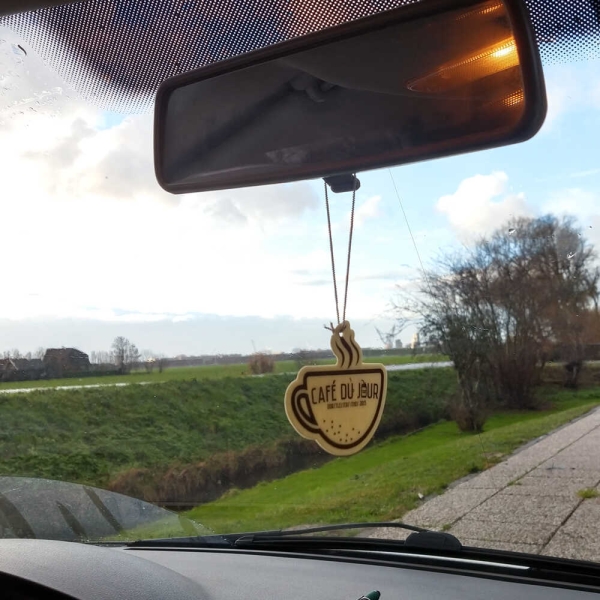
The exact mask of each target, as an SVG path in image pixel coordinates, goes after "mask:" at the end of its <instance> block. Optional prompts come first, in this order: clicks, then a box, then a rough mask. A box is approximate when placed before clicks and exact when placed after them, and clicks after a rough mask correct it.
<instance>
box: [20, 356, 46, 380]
mask: <svg viewBox="0 0 600 600" xmlns="http://www.w3.org/2000/svg"><path fill="white" fill-rule="evenodd" d="M12 362H13V364H14V365H15V367H16V368H17V373H18V379H20V380H28V381H31V380H35V379H41V378H43V377H44V375H45V373H46V366H45V365H44V361H43V360H42V359H41V358H32V359H31V360H27V359H26V358H13V360H12Z"/></svg>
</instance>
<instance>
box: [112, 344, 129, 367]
mask: <svg viewBox="0 0 600 600" xmlns="http://www.w3.org/2000/svg"><path fill="white" fill-rule="evenodd" d="M128 345H129V340H128V339H127V338H124V337H123V336H118V337H116V338H115V339H114V341H113V343H112V353H113V357H114V362H115V364H116V365H117V367H118V368H119V369H120V370H122V371H124V370H125V365H126V362H125V359H126V356H127V346H128Z"/></svg>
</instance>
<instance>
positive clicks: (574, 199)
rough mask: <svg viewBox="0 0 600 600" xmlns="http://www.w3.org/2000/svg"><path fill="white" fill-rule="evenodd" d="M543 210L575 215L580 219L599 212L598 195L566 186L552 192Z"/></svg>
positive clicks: (599, 200)
mask: <svg viewBox="0 0 600 600" xmlns="http://www.w3.org/2000/svg"><path fill="white" fill-rule="evenodd" d="M543 208H544V212H549V213H553V214H556V215H575V216H577V217H578V218H579V219H580V220H585V219H588V218H589V217H592V216H594V215H597V214H599V213H600V195H599V194H598V193H597V192H595V191H590V190H584V189H582V188H566V189H563V190H557V191H555V192H553V193H552V195H551V196H550V198H549V200H548V201H547V202H546V203H545V204H544V206H543Z"/></svg>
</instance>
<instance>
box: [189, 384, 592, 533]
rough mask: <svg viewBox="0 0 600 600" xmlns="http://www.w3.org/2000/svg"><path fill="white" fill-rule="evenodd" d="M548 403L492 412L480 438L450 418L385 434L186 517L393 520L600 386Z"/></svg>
mask: <svg viewBox="0 0 600 600" xmlns="http://www.w3.org/2000/svg"><path fill="white" fill-rule="evenodd" d="M553 401H554V405H553V408H552V409H550V410H548V411H544V412H505V413H500V414H497V415H496V416H494V417H492V418H491V419H490V420H489V421H488V422H487V424H486V426H485V432H484V433H483V434H481V435H480V436H478V435H472V434H464V433H460V432H459V431H458V429H457V427H456V425H455V424H454V423H451V422H444V423H440V424H437V425H432V426H430V427H428V428H426V429H425V430H423V431H421V432H418V433H415V434H412V435H409V436H404V437H394V438H390V439H388V440H386V441H384V442H382V443H380V444H378V445H376V446H372V447H370V448H368V449H367V450H365V451H363V452H362V453H360V454H358V455H356V456H353V457H350V458H344V459H336V460H334V461H332V462H329V463H327V464H325V465H324V466H321V467H319V468H317V469H309V470H306V471H301V472H298V473H295V474H292V475H289V476H288V477H286V478H284V479H280V480H277V481H273V482H270V483H263V484H259V485H257V486H256V487H254V488H252V489H249V490H243V491H233V490H232V491H230V492H229V494H227V495H226V496H225V497H223V498H222V499H220V500H218V501H215V502H211V503H208V504H204V505H201V506H198V507H197V508H195V509H193V510H191V511H189V512H187V513H186V516H188V517H190V518H191V519H194V520H195V521H196V522H198V523H201V524H202V525H204V526H206V527H208V528H210V529H212V530H213V531H215V532H217V533H225V532H232V531H256V530H261V529H274V528H280V527H290V526H293V525H300V524H322V523H336V522H350V521H379V520H388V519H396V518H400V517H402V515H403V514H404V513H405V512H407V511H408V510H410V509H412V508H414V507H415V506H416V505H417V504H418V502H419V496H418V494H419V493H420V494H423V495H425V496H427V495H429V494H435V493H440V492H442V491H443V490H444V488H445V487H446V486H447V485H449V484H450V483H451V482H453V481H455V480H456V479H459V478H460V477H463V476H465V475H467V474H469V473H472V472H477V471H480V470H482V469H485V468H486V467H488V466H490V464H492V463H494V462H496V461H498V460H499V459H500V457H502V456H505V455H507V454H508V453H510V452H512V451H514V450H515V449H516V448H518V447H519V446H520V445H522V444H524V443H525V442H527V441H529V440H532V439H534V438H536V437H538V436H540V435H542V434H544V433H547V432H549V431H551V430H552V429H554V428H556V427H558V426H559V425H562V424H564V423H566V422H568V421H570V420H571V419H573V418H575V417H577V416H579V415H582V414H584V413H585V412H587V411H588V410H590V409H591V408H592V407H594V406H596V405H598V404H599V403H600V390H598V389H596V390H587V391H584V392H579V393H578V394H574V393H568V392H561V393H559V394H557V395H555V396H554V398H553Z"/></svg>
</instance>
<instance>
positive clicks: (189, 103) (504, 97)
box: [155, 0, 545, 192]
mask: <svg viewBox="0 0 600 600" xmlns="http://www.w3.org/2000/svg"><path fill="white" fill-rule="evenodd" d="M431 4H432V3H431V2H427V1H424V2H420V3H416V4H415V5H411V6H408V7H403V8H400V9H395V10H394V11H389V12H388V13H382V14H380V15H377V16H376V17H370V18H368V19H363V20H362V21H356V22H355V23H351V24H347V25H346V26H342V27H341V28H336V29H332V30H330V33H327V32H322V33H321V34H315V35H313V36H308V37H306V38H304V40H306V42H305V45H304V48H303V47H302V45H303V41H302V40H300V41H298V40H294V41H292V42H291V43H290V42H287V43H286V44H280V45H279V46H276V47H272V48H271V49H267V50H266V51H258V52H254V53H252V54H249V55H246V57H241V59H240V58H238V59H232V60H229V61H226V62H223V63H220V64H217V65H211V66H210V67H205V68H203V69H200V70H198V71H195V72H193V73H189V74H185V75H183V76H178V77H176V78H174V79H172V80H169V81H167V82H166V83H165V84H163V87H162V89H161V90H160V91H159V94H158V97H157V108H156V130H155V134H156V139H155V152H156V156H155V162H156V172H157V177H158V179H159V182H160V183H161V185H162V186H163V187H164V188H165V189H167V190H169V191H173V192H189V191H203V190H211V189H223V188H234V187H240V186H248V185H260V184H266V183H279V182H284V181H294V180H299V179H308V178H314V177H322V176H326V175H332V174H337V173H352V172H357V171H362V170H366V169H370V168H376V167H382V166H389V165H397V164H401V163H403V162H411V161H415V160H422V159H425V158H433V157H436V156H444V155H449V154H456V153H459V152H464V151H467V150H474V149H482V148H489V147H492V146H495V145H502V144H507V143H511V142H514V141H519V140H522V139H525V138H527V137H530V136H531V135H532V134H533V133H535V131H537V129H538V128H539V126H540V125H541V122H542V119H543V112H544V110H545V102H543V101H542V100H541V98H540V97H541V96H543V94H540V93H539V90H540V89H543V85H540V81H541V79H540V81H534V82H533V83H534V84H535V85H531V83H532V82H531V81H529V80H530V79H531V77H532V74H534V73H536V70H535V68H532V65H534V63H535V60H536V58H537V57H536V56H534V54H535V53H534V52H533V51H531V50H530V48H533V47H534V46H533V44H529V43H528V42H529V40H527V35H524V33H523V32H525V34H526V33H527V30H526V29H523V28H520V29H518V30H517V28H516V23H515V20H516V18H517V17H516V16H515V14H513V13H512V12H511V11H509V9H508V6H507V4H506V3H505V2H503V1H501V0H487V1H485V2H475V3H472V2H471V3H469V4H468V5H466V6H462V7H461V8H456V3H455V2H447V3H446V4H447V5H448V6H450V5H452V7H453V8H449V7H448V8H447V10H442V11H440V10H439V6H440V2H434V3H433V4H435V5H436V6H437V7H438V9H437V10H436V11H435V12H434V13H431V14H429V15H424V14H423V12H424V9H425V7H427V6H428V5H431ZM463 4H464V3H463ZM421 5H422V6H421ZM429 10H431V8H430V9H429ZM521 25H522V24H521ZM319 35H320V37H319ZM327 35H328V36H329V39H324V36H327ZM317 37H318V38H319V39H317V40H316V41H315V38H317ZM433 41H435V43H429V42H433ZM534 66H535V65H534ZM539 77H540V78H541V75H539ZM528 78H529V80H528ZM534 96H537V97H534ZM532 106H533V107H534V108H535V109H536V110H532Z"/></svg>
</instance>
